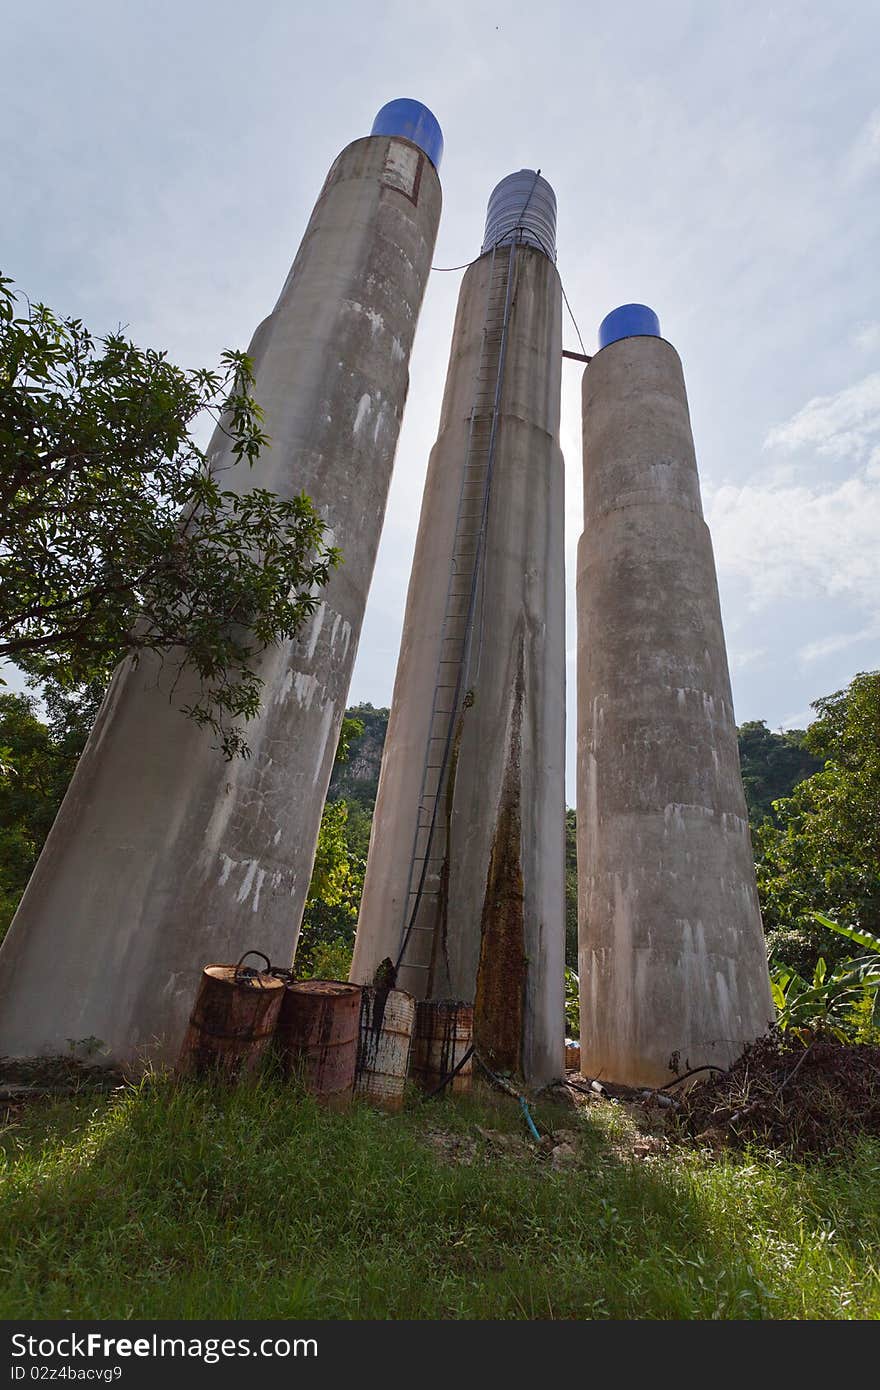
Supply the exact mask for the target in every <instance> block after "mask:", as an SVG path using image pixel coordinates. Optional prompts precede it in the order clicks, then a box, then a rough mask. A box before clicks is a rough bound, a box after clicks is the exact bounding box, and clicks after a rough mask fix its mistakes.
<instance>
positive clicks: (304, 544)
mask: <svg viewBox="0 0 880 1390" xmlns="http://www.w3.org/2000/svg"><path fill="white" fill-rule="evenodd" d="M11 284H12V282H11V281H10V280H8V279H5V278H2V277H0V660H2V659H3V658H6V659H8V660H11V661H14V662H15V663H16V664H17V665H18V666H19V667H21V668H22V669H23V670H24V671H25V672H27V673H29V674H30V675H31V676H33V677H34V678H35V679H36V680H37V681H39V682H42V683H44V684H46V685H47V686H48V688H49V690H50V691H51V690H53V689H54V690H55V691H56V692H57V693H58V695H59V698H63V697H64V696H65V695H66V696H67V697H68V698H69V697H70V695H71V693H74V694H75V693H77V692H82V691H84V690H87V689H88V688H89V687H95V686H96V685H97V686H99V687H102V688H103V687H105V686H106V684H107V681H108V679H109V676H110V673H111V671H112V670H113V668H114V666H115V665H116V664H117V663H118V662H119V661H120V660H121V659H122V658H123V657H124V656H126V655H130V654H134V655H135V656H137V655H138V654H139V653H141V652H143V651H145V650H151V651H154V652H158V653H160V654H161V655H162V657H163V659H164V658H167V659H169V660H171V661H173V662H174V663H175V664H176V666H177V667H180V668H183V667H189V668H191V669H192V670H194V671H195V673H196V674H197V676H198V678H199V691H200V694H199V695H198V697H197V698H196V699H195V701H194V702H193V703H191V704H190V705H188V706H187V707H186V709H185V711H184V712H185V713H186V714H188V715H189V716H190V717H191V718H192V719H194V720H196V722H198V723H199V724H201V725H204V726H206V727H208V728H209V729H210V730H211V731H212V732H213V733H214V735H215V737H216V738H217V740H218V743H219V746H220V747H221V748H222V749H223V752H224V753H225V755H226V756H227V757H232V756H234V755H236V754H246V753H247V743H246V740H245V737H244V732H243V728H242V724H241V722H240V721H245V722H246V721H247V720H248V719H250V718H252V717H253V716H254V715H255V714H256V712H257V711H258V709H259V704H260V694H261V687H262V682H261V680H260V678H259V676H258V674H257V671H256V668H255V658H256V657H257V655H258V654H259V652H260V651H261V650H263V649H264V648H265V647H266V646H268V645H271V644H274V643H278V642H281V641H282V640H284V639H285V638H288V637H292V636H294V635H295V634H296V632H297V631H298V630H299V628H300V627H301V626H302V623H303V622H304V620H305V619H306V618H307V617H308V615H309V614H310V613H311V612H312V611H313V610H314V608H315V607H316V605H317V604H318V602H319V601H320V600H319V596H318V594H317V590H318V588H319V586H320V585H322V584H324V583H325V582H326V580H327V577H328V574H329V571H330V568H331V567H332V566H333V565H334V564H336V563H337V562H338V559H339V556H338V554H337V552H336V551H335V550H334V549H332V548H331V547H328V546H327V545H326V543H325V540H324V532H325V525H324V523H323V521H322V520H321V519H320V518H319V517H318V515H317V513H316V512H315V510H314V508H313V507H312V505H311V502H310V501H309V499H308V498H307V497H306V496H305V495H303V494H300V495H297V496H294V497H290V498H283V497H280V496H278V495H276V494H275V493H273V492H269V491H267V490H266V489H263V488H254V489H253V490H251V491H249V492H247V493H245V494H244V495H242V496H239V495H238V494H237V493H235V492H233V491H231V490H229V489H226V488H224V487H223V477H222V472H223V470H221V469H214V468H212V465H211V462H210V459H209V457H208V456H206V454H205V453H204V452H203V451H202V450H201V449H200V448H199V447H198V445H197V444H196V442H195V439H194V437H193V431H194V429H197V428H199V427H200V425H201V423H202V422H203V421H204V420H205V418H206V417H213V419H214V420H215V421H217V422H219V423H220V425H221V426H222V428H223V430H224V431H225V433H226V435H227V436H228V438H229V440H230V443H231V454H232V457H233V459H235V460H236V461H238V462H245V463H247V464H253V463H254V461H255V460H256V458H257V457H258V455H259V453H260V451H261V450H262V449H263V448H264V447H265V446H266V445H267V444H268V442H269V441H268V439H267V436H266V435H265V434H264V432H263V430H262V428H261V419H262V415H261V411H260V408H259V406H258V405H257V403H256V401H255V400H254V398H253V396H252V394H251V388H252V386H253V374H252V367H251V363H250V360H249V358H248V357H247V356H246V355H245V354H244V353H241V352H225V353H224V354H223V356H222V368H221V370H220V371H218V372H215V371H208V370H197V371H183V370H181V369H180V368H179V367H176V366H173V365H172V364H171V363H170V362H169V361H168V360H167V358H166V355H165V354H164V353H162V352H154V351H143V350H141V349H140V348H138V347H136V346H135V344H134V343H131V342H129V341H127V340H126V339H125V338H124V337H123V335H122V334H121V333H113V334H110V335H109V336H107V337H105V338H100V339H96V338H94V337H93V336H92V335H91V334H90V333H89V331H88V330H87V329H86V328H85V326H84V325H83V324H82V322H81V321H80V320H79V319H73V318H68V319H61V318H58V317H57V316H56V315H55V314H54V313H53V312H52V311H51V310H50V309H48V308H47V307H46V306H45V305H42V304H30V303H29V302H26V303H25V304H24V305H22V302H21V301H20V299H19V298H18V297H17V296H16V295H15V294H14V292H13V291H12V289H11Z"/></svg>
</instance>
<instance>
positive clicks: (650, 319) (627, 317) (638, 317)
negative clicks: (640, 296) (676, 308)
mask: <svg viewBox="0 0 880 1390" xmlns="http://www.w3.org/2000/svg"><path fill="white" fill-rule="evenodd" d="M660 336H661V334H660V320H659V319H658V317H657V315H656V314H655V313H654V310H653V309H649V308H648V306H647V304H621V306H620V308H619V309H612V310H611V313H610V314H606V315H605V317H604V319H603V320H602V322H601V323H600V324H599V347H600V348H604V347H607V346H608V344H609V343H616V342H617V341H618V340H619V339H620V338H659V337H660Z"/></svg>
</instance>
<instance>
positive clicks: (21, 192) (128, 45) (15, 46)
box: [0, 0, 880, 802]
mask: <svg viewBox="0 0 880 1390" xmlns="http://www.w3.org/2000/svg"><path fill="white" fill-rule="evenodd" d="M0 19H2V32H3V35H4V64H3V67H4V75H3V82H2V87H0V248H2V250H0V270H2V273H4V274H6V275H10V276H12V277H13V278H14V279H15V281H16V282H17V283H18V285H19V286H20V287H21V288H22V289H23V290H26V291H27V292H28V293H29V294H30V296H31V297H32V298H36V299H41V300H44V301H45V302H46V303H48V304H50V305H51V306H52V307H53V308H54V309H55V310H56V311H58V312H61V313H64V314H71V315H76V316H79V317H81V318H82V319H84V320H85V322H86V323H87V324H88V325H89V326H90V327H91V328H92V330H93V331H95V332H97V333H102V332H106V331H110V330H112V329H115V328H117V327H118V326H119V325H120V324H122V325H125V326H126V329H127V332H128V334H129V335H130V336H131V337H132V338H134V339H135V340H136V341H137V342H138V343H140V344H141V345H142V346H151V347H157V348H163V349H167V351H168V353H169V356H170V357H171V358H172V360H175V361H177V362H179V363H180V364H181V365H183V366H187V367H195V366H208V365H214V364H216V362H217V360H218V358H219V354H220V352H221V351H222V350H223V349H224V348H226V347H244V346H246V345H247V343H248V341H249V339H250V337H251V334H252V332H253V330H254V328H255V327H256V325H257V324H258V323H259V322H260V320H261V319H262V318H263V317H264V316H265V314H266V313H267V312H268V311H269V310H270V309H271V308H272V306H273V305H274V303H275V300H276V298H277V295H278V292H279V290H280V287H281V285H282V284H283V282H284V279H285V277H286V275H287V271H288V269H289V266H290V263H291V262H292V260H293V257H294V255H295V253H296V249H297V246H298V244H299V241H300V238H301V236H302V233H303V231H304V229H305V226H306V223H307V221H308V217H309V214H310V212H311V209H312V206H313V204H314V202H315V199H316V198H317V196H318V194H319V192H320V189H321V185H322V183H323V180H324V176H325V174H326V172H327V169H328V168H329V166H330V164H331V163H332V161H333V159H334V157H335V155H336V154H337V153H338V151H339V150H340V149H341V148H343V146H345V145H346V144H348V143H349V141H351V140H353V139H356V138H357V137H359V136H361V135H366V134H368V133H369V130H370V126H371V124H372V121H373V117H374V116H375V114H376V112H377V111H378V109H379V108H380V107H381V106H382V105H384V103H385V102H386V101H389V100H391V99H392V98H394V97H398V96H407V97H414V98H416V99H417V100H420V101H423V102H424V103H425V104H427V105H428V106H430V108H431V109H432V110H433V111H434V113H435V114H436V116H437V118H438V120H439V122H440V124H441V126H442V128H443V132H444V137H445V143H446V149H445V155H444V160H443V165H442V168H441V179H442V183H443V192H444V210H443V216H442V220H441V224H440V233H439V238H438V242H437V249H436V254H435V258H434V259H435V264H436V265H438V266H454V265H459V264H461V263H462V262H466V261H469V260H470V259H472V257H473V256H474V255H476V254H477V253H478V251H479V247H480V242H481V238H482V231H483V222H484V218H485V209H486V202H487V199H488V196H489V193H490V192H491V190H492V188H493V187H494V185H495V184H496V183H497V182H498V180H499V179H501V178H503V177H504V175H506V174H508V173H510V172H512V171H514V170H517V169H519V168H522V167H529V168H540V169H541V171H542V173H543V175H544V177H545V178H547V179H548V180H549V182H550V183H551V184H552V185H553V187H554V189H555V191H556V195H557V200H558V207H559V225H558V246H559V261H558V267H559V271H560V274H561V276H562V282H563V285H564V287H565V290H566V293H567V295H568V299H569V301H570V303H571V306H572V309H573V311H574V314H575V317H576V319H577V321H578V324H579V327H580V331H581V333H582V335H583V339H584V342H585V345H586V350H587V352H588V353H589V352H591V351H593V350H594V349H595V346H596V330H597V327H598V324H599V322H600V320H601V319H602V318H603V317H604V315H605V314H606V313H607V312H608V311H609V310H610V309H612V308H614V307H615V306H616V305H618V304H621V303H625V302H629V301H640V302H644V303H647V304H650V305H651V306H652V307H653V308H654V309H655V310H656V311H657V313H658V314H659V316H660V322H661V328H662V331H663V334H664V336H665V337H667V338H668V339H669V340H670V341H671V342H672V343H673V344H674V345H675V346H676V348H677V349H678V351H679V353H680V355H681V357H682V361H683V364H684V370H685V378H686V381H687V386H688V394H689V402H690V409H691V417H692V421H693V427H694V436H695V442H696V447H697V458H698V462H699V467H700V475H701V482H702V489H703V501H704V508H705V512H706V518H707V521H708V522H709V526H710V530H711V533H712V537H713V543H714V547H715V554H716V560H717V564H718V578H719V586H720V592H721V602H722V609H723V615H724V624H725V631H726V634H727V641H728V650H729V656H730V665H731V676H732V681H733V690H734V704H735V711H736V717H737V720H738V722H740V723H741V722H743V721H745V720H750V719H764V720H766V722H767V723H768V725H769V726H770V727H771V728H783V727H801V726H803V725H804V724H805V723H806V722H807V721H808V720H809V718H810V717H811V716H810V702H811V701H813V700H815V699H817V698H818V697H820V696H822V695H826V694H829V693H831V692H832V691H834V690H837V689H839V688H841V687H842V686H844V685H845V684H846V683H847V682H848V681H849V680H850V679H851V678H852V676H853V675H854V674H855V673H856V672H858V671H862V670H869V669H874V668H876V667H877V666H880V546H878V538H880V280H878V266H880V256H878V244H880V239H878V232H880V85H878V83H877V77H876V67H877V53H878V51H880V6H878V5H877V3H876V0H846V2H845V3H843V4H841V5H829V4H828V3H827V0H826V3H822V4H819V3H813V0H802V2H801V3H795V0H788V3H780V4H766V3H765V4H759V3H754V0H694V2H692V0H664V3H662V4H660V3H647V0H633V2H632V3H626V0H618V3H611V2H610V0H602V3H597V2H596V0H580V3H553V0H543V3H541V4H540V5H538V4H535V3H534V0H532V3H527V4H523V3H519V0H507V3H506V4H504V5H503V6H502V5H497V4H492V5H490V4H482V3H479V0H473V2H472V3H467V4H463V3H458V0H445V3H443V4H438V3H435V0H419V4H418V5H414V4H412V3H410V4H402V3H397V0H390V2H389V3H383V0H374V3H372V4H371V5H364V4H353V3H342V2H341V0H325V2H324V3H322V4H320V5H318V4H314V3H309V4H304V3H300V0H249V3H248V4H247V5H241V4H240V3H235V4H233V3H229V0H173V3H166V0H150V3H149V4H137V5H136V4H134V3H125V0H113V2H112V3H111V2H110V0H78V2H77V3H75V4H71V3H68V2H67V0H29V3H28V5H27V6H26V7H23V6H21V5H20V4H18V3H16V4H15V5H13V4H11V3H10V0H0ZM459 284H460V275H458V274H440V273H438V274H435V275H432V276H431V279H430V282H429V286H428V290H427V293H426V297H425V303H424V307H423V310H422V315H421V320H420V324H419V329H418V333H417V336H416V344H415V349H414V353H413V357H412V362H411V386H410V395H409V401H408V404H407V410H406V416H405V420H404V426H403V429H402V432H401V437H400V445H399V449H398V455H397V463H396V468H395V476H394V481H393V484H392V489H391V494H390V497H389V505H388V511H387V515H386V521H385V529H384V532H383V537H382V543H381V546H380V550H379V556H378V559H377V564H376V571H375V575H374V579H373V586H372V590H371V593H370V599H369V604H368V608H367V613H366V617H365V621H364V627H363V632H362V636H361V645H360V651H359V655H358V661H357V666H356V668H355V673H354V677H353V681H352V687H351V697H350V698H351V700H352V702H356V701H360V700H369V701H371V702H372V703H373V704H374V705H384V704H388V703H389V701H390V697H391V691H392V685H393V680H394V670H395V665H396V659H397V648H398V644H399V639H400V631H401V626H402V620H403V607H404V602H405V597H406V585H407V581H408V577H409V568H410V564H411V559H412V551H413V546H414V543H415V534H416V527H417V523H418V514H419V507H420V503H421V492H422V486H423V482H424V476H425V469H426V466H427V459H428V452H429V450H430V447H431V445H432V443H433V441H434V437H435V434H436V430H437V423H438V419H439V412H440V401H441V396H442V391H443V384H444V377H445V371H446V363H447V357H448V351H449V340H450V335H451V331H452V323H453V316H454V312H455V302H456V297H457V294H458V289H459ZM565 340H566V344H565V345H566V346H567V347H569V348H575V349H577V346H578V344H577V339H576V335H575V330H574V328H573V327H572V325H571V322H570V321H568V322H567V324H566V329H565ZM580 375H581V368H580V366H579V365H578V364H577V363H573V362H566V364H565V367H564V381H563V402H562V406H563V412H562V447H563V452H564V455H565V460H566V520H567V526H566V536H567V538H566V564H567V586H568V655H569V660H568V705H569V719H568V750H569V758H568V763H569V776H568V799H569V801H570V802H573V799H574V776H573V770H574V707H575V703H574V690H575V667H574V651H575V612H574V579H575V552H576V546H577V539H578V536H579V534H580V530H581V487H582V482H581V477H582V475H581V446H580Z"/></svg>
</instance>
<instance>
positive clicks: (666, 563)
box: [577, 304, 773, 1086]
mask: <svg viewBox="0 0 880 1390" xmlns="http://www.w3.org/2000/svg"><path fill="white" fill-rule="evenodd" d="M599 340H600V349H601V350H600V351H599V353H598V354H597V355H596V356H595V357H594V358H593V360H592V361H591V363H590V364H589V366H588V367H587V368H586V370H585V372H584V379H583V427H584V532H583V536H582V537H581V541H580V546H579V549H578V574H577V604H578V697H577V705H578V788H577V801H578V879H579V890H580V891H579V939H580V971H579V973H580V988H581V1065H582V1069H583V1071H584V1072H585V1073H586V1074H589V1075H591V1076H603V1077H605V1078H606V1079H608V1080H611V1081H617V1082H624V1083H629V1084H631V1085H647V1086H656V1085H662V1084H664V1083H665V1082H668V1081H670V1080H671V1079H672V1077H673V1076H675V1075H681V1074H683V1073H684V1072H685V1071H687V1070H689V1069H690V1068H694V1067H701V1066H706V1065H707V1064H714V1065H716V1066H720V1067H726V1066H728V1065H729V1063H730V1062H731V1061H732V1060H733V1059H734V1058H736V1057H737V1056H739V1054H740V1053H741V1052H742V1050H743V1047H744V1046H745V1044H746V1043H747V1042H749V1041H751V1040H753V1039H754V1038H756V1037H758V1036H759V1035H760V1034H762V1033H764V1032H765V1031H766V1029H767V1026H768V1023H769V1021H770V1019H771V1018H772V1017H773V1006H772V1004H771V1000H770V990H769V982H768V975H767V961H766V955H765V949H764V937H763V932H762V929H761V917H760V911H759V907H758V897H757V890H756V887H755V869H754V863H753V859H752V849H751V843H750V839H749V826H748V820H747V815H746V804H745V797H744V794H743V786H742V778H741V775H740V767H739V755H738V749H737V737H736V726H735V723H734V716H733V703H732V699H731V690H730V677H729V674H728V668H727V652H726V649H725V644H724V633H723V630H722V626H721V609H720V605H719V601H718V586H717V582H716V577H715V563H714V559H713V556H712V543H711V540H710V537H709V531H708V529H707V527H706V523H705V522H704V520H703V512H702V506H701V502H700V484H699V478H698V476H697V464H696V458H695V454H694V445H693V438H692V436H691V426H690V418H689V415H688V404H687V396H686V394H685V385H684V377H683V375H682V368H681V363H680V361H679V358H678V354H677V353H676V351H675V349H674V348H673V347H672V346H671V345H670V344H669V343H667V342H665V341H664V340H663V339H662V338H661V337H660V326H659V323H658V321H657V317H656V315H655V314H654V313H653V312H652V311H651V310H650V309H647V308H646V307H645V306H644V305H637V304H636V305H632V304H630V305H624V306H622V308H620V309H617V310H615V311H614V313H612V314H609V315H608V317H607V318H606V319H605V320H604V322H603V324H602V327H601V328H600V332H599Z"/></svg>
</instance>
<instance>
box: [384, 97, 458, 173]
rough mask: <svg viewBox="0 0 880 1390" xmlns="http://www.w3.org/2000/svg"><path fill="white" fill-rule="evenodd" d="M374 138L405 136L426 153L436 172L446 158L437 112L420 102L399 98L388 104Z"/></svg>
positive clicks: (385, 106) (405, 138)
mask: <svg viewBox="0 0 880 1390" xmlns="http://www.w3.org/2000/svg"><path fill="white" fill-rule="evenodd" d="M370 134H371V135H402V136H403V138H404V140H412V142H413V144H414V145H418V147H419V149H420V150H424V152H425V154H426V155H427V156H428V158H429V159H430V161H431V163H432V164H433V166H434V168H435V169H439V168H440V161H441V159H442V158H443V131H442V130H441V129H440V124H439V122H438V120H437V117H436V116H435V115H434V113H433V111H429V110H428V108H427V106H423V105H422V103H421V102H420V101H412V100H411V99H410V98H409V97H397V99H396V100H395V101H389V102H386V103H385V105H384V106H383V107H382V110H381V111H380V112H379V114H378V116H377V117H376V119H375V120H374V122H373V129H372V130H371V131H370Z"/></svg>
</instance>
